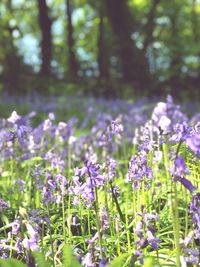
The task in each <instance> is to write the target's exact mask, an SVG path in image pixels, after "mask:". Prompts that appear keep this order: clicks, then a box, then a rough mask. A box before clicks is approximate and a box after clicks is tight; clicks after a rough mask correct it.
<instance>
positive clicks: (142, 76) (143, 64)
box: [105, 0, 153, 90]
mask: <svg viewBox="0 0 200 267" xmlns="http://www.w3.org/2000/svg"><path fill="white" fill-rule="evenodd" d="M105 3H106V7H107V13H108V17H109V20H110V24H111V27H112V30H113V33H114V35H115V40H116V46H117V51H118V55H119V57H120V60H121V66H122V74H123V80H124V81H125V82H133V83H134V86H135V88H136V89H138V90H140V89H147V85H148V88H150V87H152V84H153V80H152V79H151V76H150V73H149V69H148V63H147V60H146V58H145V55H144V53H143V51H142V50H139V49H138V48H137V47H136V45H135V43H134V41H133V39H132V38H131V36H132V29H133V26H134V24H135V20H134V19H133V17H132V16H131V14H130V12H129V9H128V6H127V3H126V1H124V0H105Z"/></svg>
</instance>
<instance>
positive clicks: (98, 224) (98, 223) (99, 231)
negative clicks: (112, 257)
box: [94, 187, 103, 259]
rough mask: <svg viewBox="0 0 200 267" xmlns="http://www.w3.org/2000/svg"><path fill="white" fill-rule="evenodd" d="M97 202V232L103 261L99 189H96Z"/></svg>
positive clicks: (95, 202) (95, 205)
mask: <svg viewBox="0 0 200 267" xmlns="http://www.w3.org/2000/svg"><path fill="white" fill-rule="evenodd" d="M94 192H95V201H94V211H95V215H96V223H97V232H98V238H99V247H100V255H101V259H103V246H102V237H101V226H100V219H99V202H98V192H97V188H96V187H95V191H94Z"/></svg>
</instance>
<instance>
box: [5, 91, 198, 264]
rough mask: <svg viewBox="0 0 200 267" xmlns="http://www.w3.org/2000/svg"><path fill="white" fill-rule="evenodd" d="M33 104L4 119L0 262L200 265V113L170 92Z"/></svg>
mask: <svg viewBox="0 0 200 267" xmlns="http://www.w3.org/2000/svg"><path fill="white" fill-rule="evenodd" d="M31 104H33V103H31V101H30V107H31ZM34 109H35V111H31V112H29V113H27V114H25V115H22V114H20V113H19V112H18V111H13V112H12V113H11V114H10V115H9V116H8V117H7V118H1V119H0V258H1V259H0V266H1V267H6V266H13V267H17V266H19V267H20V266H30V267H34V266H38V267H48V266H53V267H58V266H60V267H61V266H65V267H77V266H85V267H95V266H100V267H103V266H112V267H122V266H124V267H125V266H126V267H128V266H130V267H132V266H133V267H134V266H145V267H152V266H155V267H156V266H158V267H159V266H160V267H161V266H177V267H180V266H182V267H187V266H189V267H190V266H195V267H199V266H200V179H199V178H200V161H199V155H200V113H194V114H191V112H190V114H186V113H184V112H183V111H182V107H181V106H179V105H177V104H176V103H174V101H173V99H172V97H171V96H168V97H167V99H166V100H165V102H158V103H155V104H149V103H148V101H141V102H137V103H127V102H125V101H122V100H113V101H106V100H94V99H90V98H88V99H81V98H80V99H79V100H77V102H76V101H75V102H73V101H72V99H67V98H66V99H65V100H64V101H63V102H62V103H59V104H57V105H56V104H55V103H53V102H49V104H48V105H45V106H44V105H43V104H42V101H41V102H38V106H37V107H36V105H35V106H34ZM32 110H33V109H32ZM73 110H76V112H74V114H73ZM54 111H55V112H54ZM69 111H71V113H69ZM45 114H46V115H45ZM72 115H73V116H72ZM60 119H61V120H60Z"/></svg>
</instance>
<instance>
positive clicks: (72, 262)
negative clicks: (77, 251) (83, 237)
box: [63, 245, 82, 267]
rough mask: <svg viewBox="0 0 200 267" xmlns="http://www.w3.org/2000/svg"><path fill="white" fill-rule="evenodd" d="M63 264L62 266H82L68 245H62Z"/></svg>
mask: <svg viewBox="0 0 200 267" xmlns="http://www.w3.org/2000/svg"><path fill="white" fill-rule="evenodd" d="M63 264H64V267H82V266H81V264H80V263H79V262H78V260H77V259H76V257H75V256H74V254H73V250H72V249H71V247H70V246H68V245H65V246H64V247H63Z"/></svg>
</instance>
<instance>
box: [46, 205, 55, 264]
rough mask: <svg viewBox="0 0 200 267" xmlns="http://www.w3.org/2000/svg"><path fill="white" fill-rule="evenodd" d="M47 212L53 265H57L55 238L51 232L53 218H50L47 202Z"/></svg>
mask: <svg viewBox="0 0 200 267" xmlns="http://www.w3.org/2000/svg"><path fill="white" fill-rule="evenodd" d="M47 213H48V217H49V221H50V223H49V235H50V243H51V252H52V257H53V267H55V266H56V265H55V255H54V249H53V238H52V232H51V225H50V224H51V220H50V211H49V204H48V203H47Z"/></svg>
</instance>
